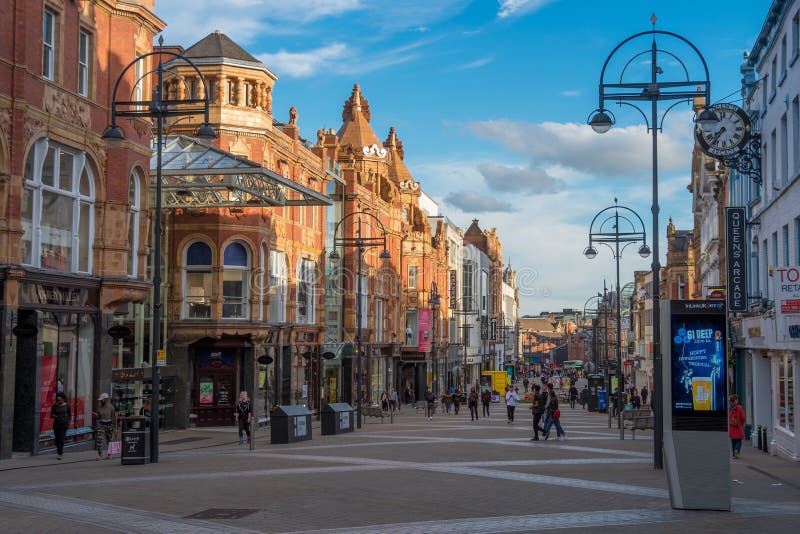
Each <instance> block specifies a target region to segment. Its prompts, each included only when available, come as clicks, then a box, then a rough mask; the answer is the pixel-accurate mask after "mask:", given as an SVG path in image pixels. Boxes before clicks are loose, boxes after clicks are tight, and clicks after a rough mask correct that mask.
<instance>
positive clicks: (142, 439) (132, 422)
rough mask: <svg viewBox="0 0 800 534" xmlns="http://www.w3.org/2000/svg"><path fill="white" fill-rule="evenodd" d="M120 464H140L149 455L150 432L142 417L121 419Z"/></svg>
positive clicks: (145, 460) (144, 461)
mask: <svg viewBox="0 0 800 534" xmlns="http://www.w3.org/2000/svg"><path fill="white" fill-rule="evenodd" d="M120 453H121V454H120V459H121V460H120V461H121V463H122V465H141V464H144V463H146V462H147V458H148V456H150V432H149V431H148V430H147V421H146V419H145V418H144V417H125V418H123V419H122V449H121V451H120Z"/></svg>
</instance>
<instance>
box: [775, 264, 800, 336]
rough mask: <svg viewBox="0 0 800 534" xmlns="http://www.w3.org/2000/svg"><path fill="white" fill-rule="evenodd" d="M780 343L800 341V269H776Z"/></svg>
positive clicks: (776, 302) (776, 305)
mask: <svg viewBox="0 0 800 534" xmlns="http://www.w3.org/2000/svg"><path fill="white" fill-rule="evenodd" d="M773 278H774V279H775V315H776V317H775V318H776V320H777V323H778V341H794V342H797V341H800V267H777V268H775V274H774V275H773Z"/></svg>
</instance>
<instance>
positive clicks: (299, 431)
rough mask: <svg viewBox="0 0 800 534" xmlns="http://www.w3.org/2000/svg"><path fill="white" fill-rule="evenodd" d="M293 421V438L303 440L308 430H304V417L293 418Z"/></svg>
mask: <svg viewBox="0 0 800 534" xmlns="http://www.w3.org/2000/svg"><path fill="white" fill-rule="evenodd" d="M293 419H294V437H296V438H303V437H305V436H306V434H307V432H308V430H307V429H306V418H305V417H293Z"/></svg>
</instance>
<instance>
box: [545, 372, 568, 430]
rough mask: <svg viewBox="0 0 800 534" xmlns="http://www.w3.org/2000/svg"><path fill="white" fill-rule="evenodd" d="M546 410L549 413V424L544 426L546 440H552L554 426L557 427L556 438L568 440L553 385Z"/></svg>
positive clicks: (550, 386) (548, 393) (550, 388)
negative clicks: (551, 430)
mask: <svg viewBox="0 0 800 534" xmlns="http://www.w3.org/2000/svg"><path fill="white" fill-rule="evenodd" d="M545 410H546V411H547V423H545V426H544V439H549V438H550V429H551V428H552V426H553V425H556V437H557V438H558V439H559V440H561V439H567V433H566V432H564V429H563V428H562V427H561V410H560V409H559V408H558V395H556V392H555V391H554V390H553V384H550V385H549V386H548V391H547V407H546V408H545Z"/></svg>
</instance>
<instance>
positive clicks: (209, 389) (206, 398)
mask: <svg viewBox="0 0 800 534" xmlns="http://www.w3.org/2000/svg"><path fill="white" fill-rule="evenodd" d="M200 404H214V382H200Z"/></svg>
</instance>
